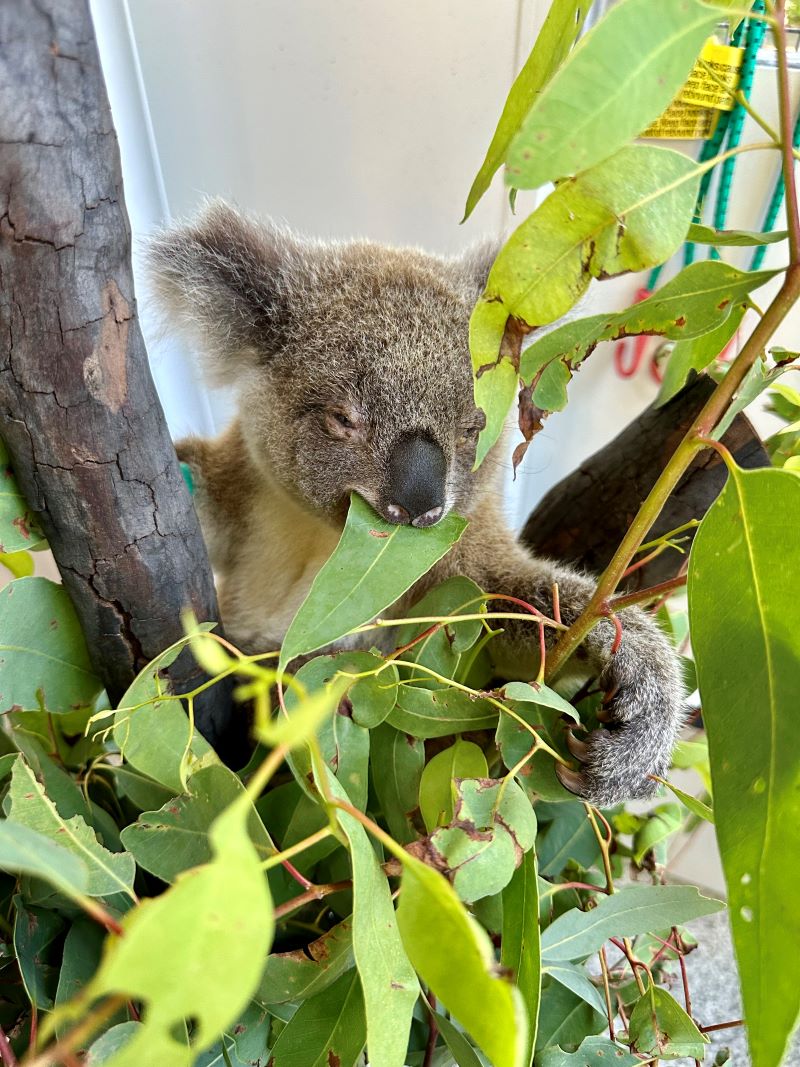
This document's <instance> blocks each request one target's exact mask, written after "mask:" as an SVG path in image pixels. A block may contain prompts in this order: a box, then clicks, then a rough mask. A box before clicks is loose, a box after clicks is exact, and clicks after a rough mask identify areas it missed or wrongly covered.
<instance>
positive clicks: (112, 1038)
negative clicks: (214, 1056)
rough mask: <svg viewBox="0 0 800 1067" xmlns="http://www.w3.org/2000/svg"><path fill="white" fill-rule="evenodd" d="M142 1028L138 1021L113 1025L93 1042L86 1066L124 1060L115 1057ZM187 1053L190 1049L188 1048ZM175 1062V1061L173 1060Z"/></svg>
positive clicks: (97, 1066) (132, 1065) (98, 1066)
mask: <svg viewBox="0 0 800 1067" xmlns="http://www.w3.org/2000/svg"><path fill="white" fill-rule="evenodd" d="M141 1029H142V1024H141V1023H138V1022H133V1021H131V1022H127V1023H117V1025H116V1026H112V1027H111V1029H110V1030H106V1032H105V1033H104V1034H101V1035H100V1037H98V1038H97V1040H96V1041H93V1042H92V1045H91V1047H90V1049H89V1052H88V1055H87V1058H86V1067H110V1065H111V1064H112V1062H113V1064H114V1065H117V1064H118V1063H120V1062H122V1063H123V1064H124V1060H123V1059H122V1058H119V1059H113V1060H112V1057H116V1056H117V1054H118V1053H120V1052H122V1050H123V1049H124V1048H125V1046H126V1045H128V1044H130V1043H131V1042H132V1041H133V1040H134V1038H135V1037H136V1035H137V1034H138V1032H139V1031H140V1030H141ZM186 1052H187V1054H188V1052H189V1050H188V1049H187V1050H186ZM173 1062H174V1061H173ZM183 1063H191V1060H190V1059H186V1058H184V1059H183ZM128 1064H129V1067H136V1062H135V1061H133V1062H131V1061H130V1060H129V1061H128ZM175 1067H182V1064H180V1063H177V1064H175Z"/></svg>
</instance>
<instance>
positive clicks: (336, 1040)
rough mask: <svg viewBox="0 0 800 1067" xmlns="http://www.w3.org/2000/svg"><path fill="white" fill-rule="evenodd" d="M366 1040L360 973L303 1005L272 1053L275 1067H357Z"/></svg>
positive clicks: (349, 974)
mask: <svg viewBox="0 0 800 1067" xmlns="http://www.w3.org/2000/svg"><path fill="white" fill-rule="evenodd" d="M366 1037H367V1027H366V1020H365V1017H364V998H363V995H362V991H361V983H360V981H359V978H358V972H357V971H356V970H355V969H353V970H350V971H348V972H347V973H346V974H343V975H342V976H341V977H340V978H339V979H337V981H336V982H334V983H333V985H332V986H330V987H329V988H328V989H326V990H325V991H324V992H322V993H318V994H317V995H316V996H315V997H311V999H310V1000H306V1001H305V1002H304V1003H303V1004H301V1005H300V1007H299V1008H298V1010H297V1011H296V1012H295V1014H294V1015H293V1016H292V1018H291V1020H290V1022H289V1023H288V1025H287V1026H286V1027H285V1029H283V1030H282V1031H281V1033H280V1034H279V1036H278V1040H277V1041H276V1042H275V1044H274V1046H273V1048H272V1051H271V1053H270V1064H271V1065H272V1067H331V1065H332V1064H335V1065H336V1067H356V1064H357V1063H358V1061H359V1060H360V1057H361V1053H362V1051H363V1048H364V1043H365V1041H366ZM398 1063H399V1061H398Z"/></svg>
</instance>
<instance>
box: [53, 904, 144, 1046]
mask: <svg viewBox="0 0 800 1067" xmlns="http://www.w3.org/2000/svg"><path fill="white" fill-rule="evenodd" d="M105 936H106V934H105V930H104V929H103V928H102V926H99V925H98V923H96V922H94V921H93V920H91V919H88V918H84V917H83V916H80V917H79V918H77V919H76V920H75V922H73V924H72V926H70V928H69V930H68V931H67V936H66V939H65V941H64V957H63V960H62V963H61V971H60V973H59V975H58V989H57V990H56V997H55V1003H56V1007H57V1008H59V1007H61V1006H62V1005H64V1004H67V1003H68V1002H69V1001H71V1000H72V999H73V998H75V997H78V996H80V994H81V993H82V991H83V990H84V988H85V987H86V986H87V985H88V984H89V982H90V981H91V980H92V977H93V975H94V973H95V971H96V970H97V968H98V967H99V965H100V958H101V956H102V952H103V944H104V942H105ZM126 1018H127V1015H126V1012H125V1011H124V1009H122V1010H120V1011H119V1012H118V1013H117V1015H115V1016H114V1017H113V1018H112V1023H114V1022H115V1021H116V1022H117V1023H122V1022H124V1020H125V1019H126ZM107 1025H108V1024H107ZM55 1027H56V1035H57V1036H58V1037H59V1038H60V1037H63V1036H64V1035H65V1034H67V1033H68V1032H69V1030H70V1028H71V1024H69V1023H67V1022H64V1021H59V1019H58V1016H56V1021H55Z"/></svg>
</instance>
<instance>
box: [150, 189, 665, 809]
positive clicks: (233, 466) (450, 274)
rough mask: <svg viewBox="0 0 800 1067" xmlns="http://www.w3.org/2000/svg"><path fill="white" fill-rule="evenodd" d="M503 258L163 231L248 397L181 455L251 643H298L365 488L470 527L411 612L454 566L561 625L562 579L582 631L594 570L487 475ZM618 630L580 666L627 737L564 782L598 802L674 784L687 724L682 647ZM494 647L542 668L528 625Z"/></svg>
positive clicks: (610, 742)
mask: <svg viewBox="0 0 800 1067" xmlns="http://www.w3.org/2000/svg"><path fill="white" fill-rule="evenodd" d="M495 251H496V249H495V248H494V247H493V246H489V245H485V246H482V247H479V248H476V249H474V250H473V251H472V252H470V253H468V254H467V255H465V256H463V257H460V258H453V259H447V258H442V257H439V256H434V255H429V254H427V253H424V252H422V251H420V250H417V249H394V248H385V247H381V246H380V245H376V244H373V243H370V242H366V241H357V242H352V243H341V244H340V243H322V242H316V241H311V240H307V239H301V238H299V237H297V236H295V235H294V234H292V233H290V232H289V231H288V230H286V229H283V228H280V227H278V226H276V225H273V224H270V223H267V224H263V225H262V224H260V223H257V222H255V221H253V220H250V219H247V218H245V217H243V216H242V215H240V214H239V213H238V212H236V211H235V210H233V209H232V208H231V207H229V206H228V205H226V204H225V203H224V202H222V201H214V202H212V203H210V204H209V205H207V206H206V208H205V209H204V211H203V212H202V213H201V214H200V216H199V217H198V218H197V219H196V220H194V221H193V222H190V223H188V224H185V225H180V226H177V227H176V228H174V229H171V230H167V231H164V232H163V233H161V234H160V235H158V236H157V237H156V238H155V239H154V241H153V243H152V246H151V251H150V262H151V267H152V270H153V275H154V279H155V284H156V287H157V294H158V297H159V299H160V302H161V304H162V306H163V308H164V311H165V314H166V317H167V322H168V324H169V325H170V326H176V327H178V328H181V329H183V330H184V331H185V332H187V333H188V334H189V335H190V337H191V338H192V339H193V341H194V342H195V344H196V345H197V347H198V349H199V350H200V351H201V353H202V356H203V358H204V361H205V365H206V370H207V373H208V374H209V376H210V378H211V379H212V381H214V382H217V383H226V384H233V385H235V386H236V389H237V395H238V414H237V417H236V418H235V419H234V421H233V423H232V424H231V426H230V427H229V428H228V429H227V430H226V431H225V432H224V433H223V434H222V435H221V436H220V437H219V438H217V439H215V440H203V439H200V438H189V439H187V440H184V441H182V442H179V444H178V446H177V449H178V454H179V456H180V457H181V459H183V460H185V461H186V462H188V463H189V464H190V466H191V467H192V470H193V474H194V478H195V483H196V492H195V503H196V506H197V509H198V513H199V516H200V521H201V525H202V529H203V533H204V536H205V538H206V542H207V544H208V548H209V553H210V557H211V562H212V566H213V567H214V569H215V571H216V573H217V576H218V587H219V594H220V611H221V615H222V621H223V623H224V625H225V629H226V632H227V633H228V635H229V636H230V638H231V640H233V641H234V642H236V643H237V644H238V645H239V646H240V647H241V648H243V649H245V650H249V651H265V650H267V649H272V648H277V647H278V646H279V645H280V643H281V641H282V639H283V636H284V634H285V633H286V629H287V627H288V625H289V622H290V621H291V618H292V616H293V615H294V613H295V611H296V610H297V608H298V606H299V605H300V603H301V602H302V600H303V598H304V597H305V595H306V593H307V591H308V589H309V586H310V585H311V582H312V580H313V578H314V576H315V575H316V573H317V571H318V570H319V568H320V567H321V565H322V564H323V563H324V561H325V559H326V558H327V557H328V555H329V554H330V552H331V551H332V549H333V548H334V546H335V544H336V542H337V540H338V537H339V534H340V532H341V528H342V524H343V521H344V518H345V515H346V512H347V506H348V499H349V494H350V492H351V491H352V490H354V491H356V492H358V493H360V494H361V496H362V497H364V499H366V500H367V501H368V502H369V503H370V504H371V505H372V507H373V508H375V510H376V511H378V512H379V513H380V514H382V515H383V516H384V517H385V518H387V519H388V520H389V521H410V520H411V519H412V518H414V521H415V522H417V524H420V525H427V524H429V523H430V522H432V521H437V520H438V518H439V517H440V516H441V514H443V513H445V512H447V511H449V510H450V509H453V510H455V511H457V512H458V513H459V514H461V515H464V516H465V517H467V518H468V519H469V526H468V527H467V530H466V532H465V533H464V535H463V537H462V539H461V541H460V542H459V543H458V544H457V545H455V547H454V548H453V549H452V550H451V551H450V553H449V554H448V555H447V556H446V557H445V558H444V559H443V560H442V561H440V562H439V563H438V564H437V565H436V566H435V567H434V569H433V570H432V571H431V572H430V573H429V574H428V575H426V577H425V578H424V579H423V580H422V581H421V582H420V583H418V584H417V586H415V588H414V589H413V590H412V591H411V593H410V594H409V595H407V596H406V597H405V598H404V599H403V601H402V602H401V604H399V605H397V606H396V607H397V610H398V611H402V610H406V608H407V606H408V605H409V604H410V603H413V601H414V600H415V599H417V598H418V597H419V596H420V595H421V594H422V592H424V590H425V589H427V588H430V587H431V586H432V585H433V584H436V583H438V582H440V581H442V580H444V579H445V578H447V577H449V576H451V575H454V574H465V575H467V576H468V577H470V578H471V579H472V580H473V581H475V582H476V583H477V584H478V585H479V586H480V587H481V588H482V589H485V590H486V591H487V592H495V593H505V594H508V595H512V596H516V597H521V598H522V599H524V600H526V601H528V602H530V603H532V604H534V605H536V606H537V607H539V608H540V609H541V610H542V611H544V612H545V613H546V614H548V615H552V602H553V585H554V583H557V584H558V591H559V599H560V608H561V616H562V619H563V621H564V622H565V623H567V624H569V623H570V622H572V621H573V620H574V619H575V618H576V617H577V616H578V614H579V613H580V611H581V609H582V607H583V606H584V605H585V603H586V601H587V600H588V599H589V597H590V596H591V594H592V592H593V589H594V582H593V581H592V579H591V578H589V577H587V576H585V575H582V574H580V573H578V572H576V571H575V570H574V569H572V568H570V567H567V566H563V565H561V564H558V563H554V562H551V561H549V560H545V559H539V558H534V557H533V556H531V555H530V554H529V553H528V552H527V551H526V550H525V549H524V548H522V547H521V546H520V545H519V544H518V543H517V541H516V538H515V536H514V534H513V533H512V532H511V530H510V529H509V528H508V526H507V524H506V521H505V518H504V516H503V511H502V506H501V480H502V470H501V468H500V467H499V466H498V465H497V464H496V463H492V462H491V460H490V461H489V462H484V463H483V464H482V465H481V467H480V468H479V469H478V470H477V471H476V472H473V471H472V465H473V462H474V457H475V443H476V440H477V435H478V433H479V431H480V429H481V427H482V424H483V416H482V413H481V412H479V411H478V410H477V409H476V408H475V405H474V400H473V390H472V374H471V368H470V357H469V350H468V326H469V318H470V313H471V310H472V307H473V305H474V304H475V301H476V300H477V298H478V297H479V295H480V293H481V292H482V290H483V288H484V284H485V281H486V276H487V272H488V269H489V266H490V265H491V262H492V259H493V258H494V254H495ZM428 455H431V456H434V455H435V456H436V457H438V462H439V466H440V468H441V477H439V476H436V477H434V476H433V475H432V474H431V473H430V469H429V468H430V464H428V463H427V462H423V461H424V460H425V457H426V456H428ZM398 457H399V458H398ZM442 457H443V458H442ZM409 472H410V473H409ZM403 494H405V496H403ZM409 494H410V495H409ZM400 496H402V498H403V499H404V500H405V501H406V504H407V506H406V505H401V504H399V503H397V500H395V498H396V497H398V498H399V497H400ZM428 504H436V505H437V506H436V507H433V508H432V510H431V509H430V508H427V505H428ZM412 511H419V512H424V513H419V514H417V515H416V516H412V514H411V512H412ZM620 620H621V622H622V626H623V636H622V642H621V645H620V647H619V649H618V651H617V652H616V654H614V655H613V656H612V655H611V654H610V649H611V646H612V642H613V639H614V628H613V626H612V624H611V623H610V622H608V621H603V622H601V623H599V624H598V625H597V626H596V627H595V629H594V630H593V631H592V633H591V634H590V635H589V637H588V638H587V639H586V641H585V643H584V646H583V647H582V649H581V650H580V651H579V653H578V656H577V657H576V660H577V662H576V664H575V667H576V670H577V671H579V672H582V673H583V674H584V675H586V676H588V675H590V674H591V673H599V674H600V680H601V683H602V684H603V685H604V686H605V687H606V688H607V689H608V690H610V691H612V692H613V693H614V696H613V698H612V701H611V704H610V707H609V709H608V710H609V713H610V720H611V721H610V722H609V728H608V729H601V730H597V731H595V732H594V733H593V734H591V735H589V737H588V738H587V739H586V741H585V742H584V743H583V744H581V743H578V744H577V745H576V746H575V752H576V755H577V756H578V757H579V759H580V761H581V763H582V766H581V769H580V773H579V774H576V773H575V772H567V773H566V775H564V776H563V777H562V780H563V781H564V783H565V784H566V785H567V786H568V787H569V788H571V789H572V790H573V791H575V792H579V793H580V794H581V795H582V796H584V797H586V798H588V799H589V800H591V801H593V802H594V803H597V804H611V803H614V802H616V801H619V800H621V799H623V798H626V797H643V796H647V795H650V794H651V793H652V792H653V790H654V789H655V783H654V782H653V780H652V779H651V778H650V777H649V776H650V775H658V776H663V775H664V774H665V772H666V769H667V767H668V766H669V760H670V755H671V752H672V748H673V745H674V742H675V738H676V734H677V732H678V730H679V728H680V726H681V723H682V704H683V701H682V698H683V692H682V682H681V675H680V670H679V665H678V660H677V657H676V655H675V653H674V651H673V650H672V648H671V646H670V645H669V643H668V642H667V640H666V638H665V637H664V635H663V634H662V633H661V631H660V630H659V629H658V627H657V625H656V624H655V623H654V622H653V620H652V619H651V618H650V617H649V616H648V615H646V614H645V613H644V612H642V611H640V610H639V609H637V608H628V609H626V610H624V611H622V612H621V613H620ZM492 646H493V648H494V649H495V653H496V654H497V655H498V656H499V659H500V660H501V661H502V662H503V663H512V664H514V670H515V674H516V676H517V677H520V676H523V674H522V671H524V672H525V675H526V676H527V677H533V676H535V672H536V668H537V666H538V633H537V627H536V626H535V625H532V624H527V623H522V622H520V623H516V622H511V623H509V624H508V625H507V627H506V630H505V632H504V633H503V634H502V635H501V636H500V637H498V638H495V639H494V641H493V643H492ZM521 666H522V671H521Z"/></svg>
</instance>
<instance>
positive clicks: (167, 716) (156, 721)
mask: <svg viewBox="0 0 800 1067" xmlns="http://www.w3.org/2000/svg"><path fill="white" fill-rule="evenodd" d="M191 640H192V638H191V637H190V636H187V637H184V638H182V639H181V640H180V641H176V642H175V644H174V645H171V646H170V647H169V648H168V649H165V651H164V652H162V653H161V654H160V655H159V656H156V658H155V659H154V660H153V661H152V663H149V664H148V665H147V666H146V667H145V668H144V669H143V670H141V671H140V672H139V674H138V675H137V676H136V678H135V679H134V680H133V682H132V684H131V685H130V687H129V688H128V690H127V691H126V692H125V695H124V696H123V698H122V700H121V701H120V703H119V706H118V708H117V710H116V712H115V715H114V740H115V742H116V743H117V745H118V746H119V748H120V751H121V752H122V754H123V756H124V757H125V759H126V760H127V761H128V763H130V764H131V765H132V766H133V767H134V768H135V769H136V770H137V771H139V772H140V773H141V774H143V775H145V776H146V777H147V778H151V779H152V780H153V781H155V782H158V783H159V784H160V785H163V786H166V788H167V789H169V790H170V791H171V792H172V793H173V795H174V794H177V793H181V792H183V789H184V786H185V785H186V782H187V781H188V778H189V776H190V774H191V773H193V772H194V771H197V770H200V769H201V768H202V767H207V766H209V765H210V764H215V763H218V762H219V760H218V758H217V755H216V753H215V752H214V750H213V749H212V748H211V746H210V745H209V744H208V742H207V741H206V740H205V738H203V737H202V735H201V734H200V733H199V732H198V731H197V730H196V729H193V727H192V724H191V723H190V722H189V718H188V716H187V715H186V712H185V711H184V710H183V707H182V705H181V702H180V701H179V700H177V699H176V698H175V697H173V696H170V695H169V693H168V692H165V687H166V684H167V683H165V681H164V679H163V677H162V674H161V672H162V671H163V670H164V669H165V668H166V667H169V666H171V664H173V663H174V662H175V660H176V659H177V658H178V656H179V655H180V653H181V652H182V651H183V649H184V648H185V646H186V645H188V644H189V642H190V641H191Z"/></svg>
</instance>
